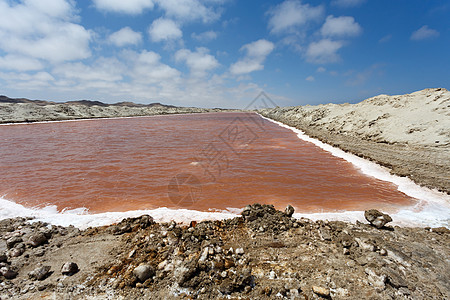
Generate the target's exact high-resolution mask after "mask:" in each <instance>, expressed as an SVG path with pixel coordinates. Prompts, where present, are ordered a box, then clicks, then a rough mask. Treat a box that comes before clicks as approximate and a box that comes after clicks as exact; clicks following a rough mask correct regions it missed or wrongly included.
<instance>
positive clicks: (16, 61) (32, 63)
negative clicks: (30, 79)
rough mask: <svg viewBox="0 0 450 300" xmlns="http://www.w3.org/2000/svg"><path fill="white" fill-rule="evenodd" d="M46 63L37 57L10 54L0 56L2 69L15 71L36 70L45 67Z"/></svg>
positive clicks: (0, 67)
mask: <svg viewBox="0 0 450 300" xmlns="http://www.w3.org/2000/svg"><path fill="white" fill-rule="evenodd" d="M43 68H44V65H43V64H42V62H41V61H39V60H38V59H35V58H31V57H26V56H21V55H14V54H9V55H5V56H3V57H0V69H6V70H15V71H36V70H40V69H43Z"/></svg>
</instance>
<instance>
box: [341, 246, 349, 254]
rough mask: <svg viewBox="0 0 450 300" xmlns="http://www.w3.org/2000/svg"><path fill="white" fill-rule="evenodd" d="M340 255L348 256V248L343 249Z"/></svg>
mask: <svg viewBox="0 0 450 300" xmlns="http://www.w3.org/2000/svg"><path fill="white" fill-rule="evenodd" d="M342 253H343V254H344V255H349V254H350V250H348V248H344V251H343V252H342Z"/></svg>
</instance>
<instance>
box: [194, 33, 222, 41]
mask: <svg viewBox="0 0 450 300" xmlns="http://www.w3.org/2000/svg"><path fill="white" fill-rule="evenodd" d="M191 37H192V38H193V39H195V40H197V41H199V42H209V41H212V40H215V39H216V38H217V32H215V31H212V30H210V31H205V32H202V33H199V34H197V33H195V32H193V33H192V34H191Z"/></svg>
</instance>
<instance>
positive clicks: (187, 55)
mask: <svg viewBox="0 0 450 300" xmlns="http://www.w3.org/2000/svg"><path fill="white" fill-rule="evenodd" d="M208 52H209V50H208V49H207V48H197V49H196V51H195V52H192V51H190V50H188V49H181V50H179V51H177V52H176V53H175V60H176V61H183V62H185V63H186V65H187V66H188V67H189V69H190V70H191V74H192V75H193V76H195V77H202V76H205V75H206V74H207V72H208V71H211V70H213V69H215V68H217V67H218V66H219V62H218V61H217V59H216V58H215V57H214V56H212V55H210V54H208Z"/></svg>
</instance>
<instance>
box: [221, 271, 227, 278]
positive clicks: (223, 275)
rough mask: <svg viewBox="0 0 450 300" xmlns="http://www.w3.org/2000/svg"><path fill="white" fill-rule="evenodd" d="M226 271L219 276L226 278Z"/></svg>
mask: <svg viewBox="0 0 450 300" xmlns="http://www.w3.org/2000/svg"><path fill="white" fill-rule="evenodd" d="M227 275H228V274H227V271H223V272H222V273H220V276H221V277H222V278H226V277H227Z"/></svg>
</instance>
